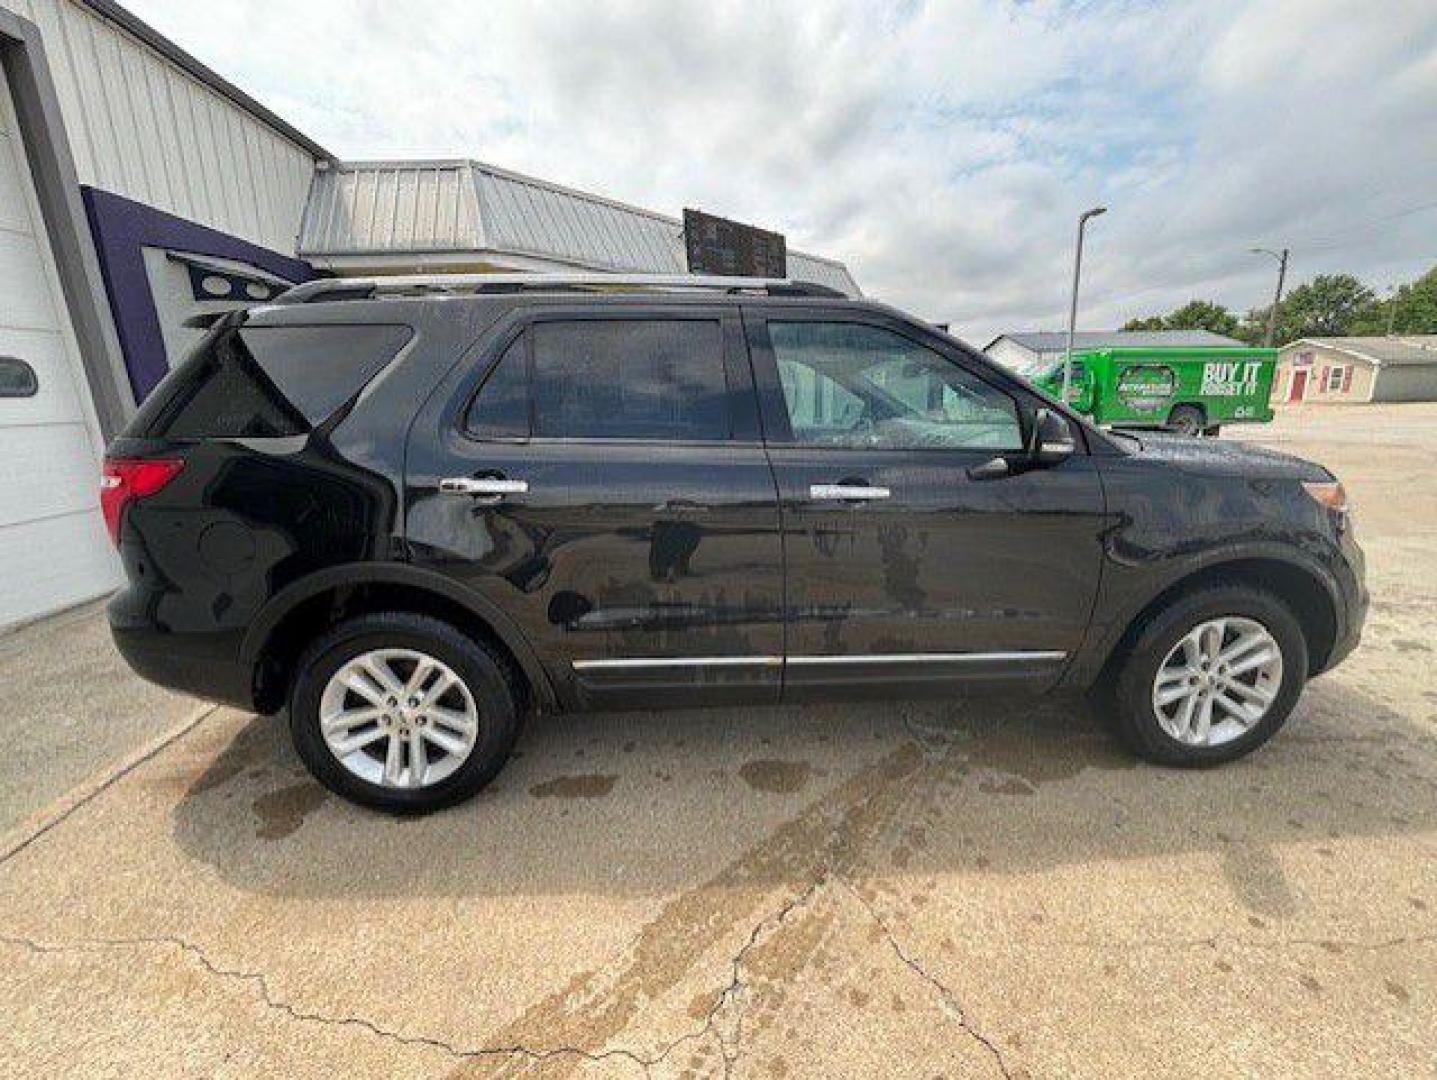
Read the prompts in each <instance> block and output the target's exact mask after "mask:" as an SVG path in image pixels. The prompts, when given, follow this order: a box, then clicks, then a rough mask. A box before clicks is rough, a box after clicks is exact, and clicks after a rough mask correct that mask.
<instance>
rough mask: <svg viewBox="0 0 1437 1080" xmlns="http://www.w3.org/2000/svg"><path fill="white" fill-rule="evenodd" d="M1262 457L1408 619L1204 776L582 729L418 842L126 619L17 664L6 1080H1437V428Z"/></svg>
mask: <svg viewBox="0 0 1437 1080" xmlns="http://www.w3.org/2000/svg"><path fill="white" fill-rule="evenodd" d="M1239 433H1240V434H1242V435H1243V436H1245V437H1248V438H1253V439H1254V440H1255V441H1261V442H1264V443H1268V444H1271V445H1275V446H1277V447H1279V448H1283V449H1289V450H1291V451H1293V452H1296V453H1299V454H1303V455H1305V456H1309V457H1314V458H1316V459H1318V460H1320V461H1323V462H1324V463H1326V464H1328V465H1329V466H1330V467H1332V468H1333V469H1334V470H1335V471H1336V472H1337V473H1338V474H1339V475H1340V476H1341V477H1342V478H1343V479H1344V481H1345V482H1346V483H1347V485H1348V487H1349V489H1350V491H1351V492H1352V494H1353V497H1354V499H1355V502H1356V506H1357V528H1358V535H1359V537H1360V538H1361V540H1362V542H1363V544H1364V546H1365V547H1366V549H1367V553H1368V559H1369V580H1370V584H1371V586H1372V591H1373V596H1374V604H1373V610H1372V614H1371V617H1370V620H1369V624H1368V631H1367V636H1366V640H1365V642H1364V644H1363V646H1362V647H1361V649H1360V650H1359V651H1358V652H1357V653H1356V655H1355V656H1354V657H1353V658H1352V659H1351V660H1349V661H1348V662H1347V663H1346V664H1345V665H1344V666H1343V667H1341V668H1339V669H1338V670H1337V671H1336V672H1334V673H1332V674H1331V675H1328V676H1325V677H1323V678H1321V679H1320V680H1318V681H1316V682H1315V683H1314V684H1313V685H1312V686H1311V687H1309V689H1308V692H1307V694H1306V696H1305V697H1304V698H1303V701H1302V703H1301V704H1300V705H1299V707H1298V709H1297V712H1296V713H1295V714H1294V716H1293V718H1292V720H1291V721H1290V723H1289V726H1288V728H1287V730H1286V731H1284V732H1283V733H1282V734H1281V735H1280V736H1279V737H1278V738H1277V739H1276V740H1275V741H1274V742H1273V743H1272V744H1271V745H1270V746H1269V747H1268V748H1267V749H1265V750H1263V751H1260V752H1259V753H1257V754H1256V755H1254V756H1253V757H1251V758H1248V759H1246V760H1245V761H1243V762H1240V763H1238V764H1236V765H1233V766H1229V767H1227V768H1223V769H1220V770H1216V771H1210V772H1174V771H1168V770H1163V769H1159V768H1154V767H1150V766H1146V765H1139V764H1137V763H1135V762H1134V761H1133V760H1132V759H1130V758H1129V757H1127V756H1126V755H1125V754H1123V753H1122V752H1121V751H1119V750H1117V749H1116V748H1115V747H1114V745H1113V744H1112V743H1111V742H1110V740H1109V738H1108V737H1107V735H1106V734H1105V733H1104V731H1103V730H1102V728H1101V726H1100V724H1098V723H1097V722H1096V721H1094V720H1093V719H1091V718H1089V717H1086V716H1084V715H1083V714H1082V713H1081V712H1080V711H1079V710H1078V709H1077V707H1076V706H1075V705H1074V704H1072V703H1064V702H1053V703H1043V704H1040V705H1038V706H1034V705H1033V704H1032V703H1012V702H1001V701H996V702H995V701H991V700H990V701H982V700H975V701H972V702H965V703H926V704H893V705H874V704H866V705H851V706H840V707H825V708H807V709H792V708H790V709H746V710H724V711H708V712H696V713H691V714H679V715H674V714H664V715H658V714H607V715H601V716H587V717H557V718H545V719H542V720H539V721H536V722H534V723H532V724H531V725H530V726H529V728H528V729H527V731H526V733H525V735H524V736H523V738H522V740H521V744H520V751H519V756H518V758H517V760H515V761H514V762H512V763H511V765H510V766H509V767H508V769H507V770H506V771H505V772H504V773H503V774H502V775H501V776H500V778H499V780H498V781H497V782H496V783H495V784H494V785H493V786H492V787H491V788H489V789H488V790H487V791H486V792H485V793H484V794H483V795H482V796H481V797H480V798H478V799H477V800H475V801H474V802H472V803H469V804H467V805H465V806H462V807H460V808H458V809H456V810H453V811H450V812H446V813H443V814H440V815H437V816H434V817H430V818H427V819H422V820H417V821H399V820H392V819H389V818H385V817H381V816H378V815H375V814H372V813H367V812H364V811H361V810H358V809H356V808H354V807H352V806H350V805H348V804H346V803H344V802H341V801H339V800H337V799H335V798H333V797H330V796H327V795H326V793H325V792H324V791H323V790H322V789H321V788H319V787H318V786H317V785H315V784H314V783H313V782H311V781H310V780H309V779H308V778H307V776H306V774H305V773H304V772H303V770H302V769H301V767H300V766H299V764H298V762H297V761H296V760H295V758H294V756H293V754H292V753H291V751H290V749H289V747H288V742H287V736H286V733H285V731H284V729H283V726H282V725H281V724H279V723H276V722H275V721H273V720H266V719H256V718H255V717H252V716H248V715H245V714H242V713H238V712H234V711H229V710H222V709H218V710H209V709H204V708H203V707H201V706H200V705H199V704H198V703H196V702H193V701H189V700H187V699H181V698H177V697H172V696H168V695H165V694H163V693H162V692H160V691H156V690H151V689H149V688H145V687H142V686H141V685H140V684H139V683H138V682H136V681H135V680H133V679H132V678H131V677H130V676H128V675H126V674H124V673H123V671H122V668H121V667H120V665H119V664H118V661H117V660H116V659H115V658H114V657H113V655H112V652H111V651H110V649H109V645H108V642H107V640H106V638H105V636H104V634H103V633H102V631H101V628H100V625H99V615H98V613H97V612H96V611H95V610H94V609H91V610H89V611H87V612H81V613H79V614H77V615H74V616H71V617H69V618H68V619H66V620H62V621H61V622H59V623H52V624H47V625H45V626H41V627H35V628H31V629H30V630H26V631H22V632H20V633H19V634H16V635H12V636H11V637H9V638H6V639H0V675H3V682H4V685H5V686H6V689H7V693H6V705H5V711H4V714H3V715H0V730H3V731H4V732H5V733H6V734H7V735H8V736H10V741H11V744H12V745H15V744H17V743H23V746H22V747H21V751H20V753H21V759H20V760H17V761H12V762H11V763H9V764H6V765H4V766H3V770H4V771H3V772H0V780H3V785H4V787H3V790H4V801H3V802H0V810H3V813H4V820H3V821H0V828H8V829H9V832H8V833H7V834H6V837H5V839H4V841H3V846H0V856H3V863H0V913H3V918H0V956H3V965H0V1008H3V1014H4V1016H5V1017H6V1023H5V1024H4V1025H0V1074H5V1075H14V1076H54V1075H84V1076H87V1077H93V1076H110V1075H143V1076H155V1077H157V1076H190V1075H193V1076H216V1075H221V1076H239V1075H256V1074H265V1075H281V1076H309V1075H315V1076H319V1075H330V1074H333V1073H336V1072H339V1071H343V1072H344V1074H346V1075H349V1076H356V1077H357V1076H430V1075H433V1076H445V1077H465V1076H488V1075H490V1074H509V1073H515V1074H529V1073H533V1074H539V1075H544V1076H551V1075H552V1076H559V1075H569V1074H579V1075H600V1076H610V1075H612V1076H630V1075H639V1074H652V1075H654V1076H656V1077H662V1076H670V1075H674V1076H677V1075H697V1076H709V1075H716V1074H727V1073H732V1074H733V1075H740V1076H743V1075H757V1076H798V1075H806V1076H813V1075H850V1076H879V1075H882V1076H915V1077H916V1076H925V1077H931V1076H935V1075H948V1076H957V1075H961V1076H975V1077H977V1076H989V1075H991V1076H1000V1077H1001V1076H1006V1077H1020V1076H1032V1077H1047V1076H1094V1077H1097V1076H1112V1075H1115V1074H1116V1075H1163V1074H1166V1075H1205V1076H1214V1075H1239V1074H1240V1075H1245V1076H1250V1075H1262V1076H1280V1077H1293V1076H1322V1077H1328V1076H1335V1075H1341V1076H1355V1075H1369V1076H1384V1077H1385V1076H1393V1075H1414V1074H1416V1075H1428V1074H1430V1073H1431V1072H1432V1071H1433V1070H1434V1069H1437V743H1434V738H1433V737H1434V734H1437V675H1434V667H1437V469H1434V465H1437V452H1434V447H1437V406H1433V405H1411V406H1384V407H1367V408H1347V409H1343V408H1330V409H1326V410H1320V409H1316V408H1310V409H1307V410H1305V411H1300V412H1287V413H1284V414H1283V415H1282V416H1281V417H1280V418H1279V420H1278V422H1277V423H1275V424H1274V425H1272V426H1270V427H1269V428H1266V429H1262V430H1259V431H1256V432H1250V431H1243V430H1241V429H1238V430H1235V431H1234V434H1239Z"/></svg>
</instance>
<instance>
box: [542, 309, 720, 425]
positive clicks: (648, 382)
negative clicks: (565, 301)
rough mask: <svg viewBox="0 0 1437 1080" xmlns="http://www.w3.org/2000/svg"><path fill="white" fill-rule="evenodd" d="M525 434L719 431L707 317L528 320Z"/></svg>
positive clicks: (713, 330)
mask: <svg viewBox="0 0 1437 1080" xmlns="http://www.w3.org/2000/svg"><path fill="white" fill-rule="evenodd" d="M531 333H532V335H533V339H532V340H533V349H534V358H533V363H534V434H535V435H538V436H551V437H567V438H597V439H665V440H684V441H694V440H709V439H727V438H728V437H729V418H728V403H727V393H728V387H727V384H726V383H725V381H724V370H723V337H722V334H721V333H720V330H719V324H718V323H717V322H716V321H704V320H696V319H695V320H686V319H663V320H637V319H628V320H584V321H575V322H542V323H537V324H535V326H534V327H533V329H532V331H531Z"/></svg>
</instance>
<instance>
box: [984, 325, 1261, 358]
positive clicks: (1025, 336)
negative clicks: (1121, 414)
mask: <svg viewBox="0 0 1437 1080" xmlns="http://www.w3.org/2000/svg"><path fill="white" fill-rule="evenodd" d="M1003 338H1007V339H1008V340H1009V341H1011V342H1013V343H1015V344H1017V345H1021V346H1023V348H1025V349H1031V350H1032V351H1033V352H1039V353H1047V352H1062V351H1063V350H1064V349H1066V348H1067V347H1068V334H1067V331H1065V330H1034V331H1028V332H1023V333H1014V334H999V335H998V336H997V337H995V338H994V339H993V340H992V341H990V342H988V344H987V345H986V346H985V348H986V349H991V348H992V347H993V346H994V345H995V344H996V343H997V342H998V341H1000V340H1002V339H1003ZM1184 346H1187V347H1193V346H1213V347H1218V346H1226V347H1228V348H1242V347H1243V343H1242V342H1241V341H1237V340H1235V339H1233V338H1230V337H1224V336H1223V335H1222V334H1215V333H1213V332H1212V331H1211V330H1111V331H1102V330H1079V331H1078V332H1077V333H1075V334H1074V335H1073V348H1075V349H1116V348H1123V347H1127V348H1139V349H1152V348H1181V347H1184Z"/></svg>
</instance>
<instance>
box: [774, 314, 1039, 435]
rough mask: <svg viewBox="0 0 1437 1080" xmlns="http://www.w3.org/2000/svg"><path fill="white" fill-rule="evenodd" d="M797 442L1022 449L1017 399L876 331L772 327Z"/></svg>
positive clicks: (816, 325) (852, 326) (846, 326)
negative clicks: (1015, 400)
mask: <svg viewBox="0 0 1437 1080" xmlns="http://www.w3.org/2000/svg"><path fill="white" fill-rule="evenodd" d="M768 330H769V340H770V342H771V343H772V346H773V353H774V359H775V361H776V362H777V365H778V375H779V381H780V383H781V384H782V386H783V398H784V404H785V406H786V407H787V411H788V420H789V424H790V427H791V428H792V431H793V441H794V442H795V443H798V444H801V445H807V446H832V447H842V448H846V449H880V450H930V449H932V450H946V449H955V450H957V449H970V450H999V451H1002V450H1019V449H1021V447H1022V431H1021V428H1020V427H1019V423H1018V409H1017V404H1016V403H1015V402H1014V400H1013V399H1012V398H1011V397H1009V396H1008V395H1007V394H1006V393H1004V392H1003V391H1001V390H999V389H997V388H996V387H994V386H990V385H989V384H988V383H986V382H984V381H983V380H982V379H979V378H978V377H977V376H976V375H973V374H971V373H970V372H968V371H966V370H964V369H963V368H961V367H959V366H958V365H957V364H954V363H953V362H952V361H950V360H949V359H947V358H946V357H944V356H942V355H941V354H939V353H937V352H935V351H933V350H932V349H928V348H926V347H924V346H922V345H919V344H917V343H915V342H913V341H910V340H909V339H907V338H905V337H903V336H901V335H899V334H896V333H893V332H892V331H889V330H884V329H882V328H880V327H876V326H863V325H859V324H856V323H841V322H833V323H824V322H778V321H774V322H770V323H769V324H768Z"/></svg>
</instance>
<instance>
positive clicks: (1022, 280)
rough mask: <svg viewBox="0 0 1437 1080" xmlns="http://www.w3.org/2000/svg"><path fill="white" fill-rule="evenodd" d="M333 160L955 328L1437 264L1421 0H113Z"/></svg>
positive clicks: (1121, 310)
mask: <svg viewBox="0 0 1437 1080" xmlns="http://www.w3.org/2000/svg"><path fill="white" fill-rule="evenodd" d="M130 6H131V7H132V8H133V9H134V10H135V11H136V13H137V14H139V15H140V16H141V17H142V18H145V19H146V20H148V21H150V22H152V23H153V24H154V25H155V26H156V27H157V28H158V29H160V30H161V31H162V32H164V33H166V34H168V35H170V36H172V37H173V38H175V40H177V41H178V42H179V43H180V44H181V45H182V46H184V47H185V48H187V49H189V50H190V51H192V52H194V53H195V54H196V55H197V56H199V57H200V58H201V59H203V60H204V61H205V62H207V63H209V64H210V65H211V66H213V67H215V68H216V69H217V70H219V71H220V72H222V73H223V74H225V75H226V76H228V77H230V78H232V79H233V80H234V81H235V82H237V83H238V84H239V85H240V86H242V87H244V88H245V89H246V90H248V91H249V92H251V93H252V94H254V95H255V96H256V97H258V98H259V99H260V100H261V101H264V102H265V103H266V104H268V105H270V106H271V107H273V108H274V109H275V110H276V111H277V112H279V113H280V114H281V115H283V116H285V117H286V118H287V119H289V120H291V121H292V122H293V123H295V124H296V126H298V127H299V128H301V130H304V131H305V132H307V133H308V134H310V135H311V136H312V137H314V138H315V139H316V140H318V141H319V142H321V143H323V144H324V145H326V146H328V147H329V148H330V149H332V150H333V151H335V152H336V153H338V154H339V155H341V156H342V157H348V158H360V157H387V156H430V155H432V156H447V157H476V158H479V159H481V160H485V161H491V162H494V163H496V164H500V165H505V166H508V167H511V168H515V169H519V170H521V171H526V172H531V173H534V174H536V175H539V176H543V177H546V178H550V179H554V180H558V181H560V182H564V183H569V184H572V185H574V186H578V187H583V188H587V189H590V190H594V191H599V192H603V193H605V194H609V195H612V196H614V197H617V198H621V199H625V200H628V201H631V202H636V203H639V204H642V205H646V206H651V207H654V208H656V209H661V210H665V211H668V212H671V213H677V212H678V210H679V209H681V208H682V207H684V206H702V207H704V208H705V209H709V210H712V211H715V212H718V213H723V214H726V215H728V216H732V217H738V218H741V219H744V220H749V221H753V222H755V223H758V224H761V225H764V226H767V227H771V228H776V229H779V230H781V231H784V232H785V233H787V234H788V236H789V238H790V242H791V243H793V244H794V245H795V246H798V247H802V248H805V249H807V250H812V251H817V252H821V253H826V254H832V255H835V256H838V257H840V258H843V259H845V260H846V261H847V262H848V264H849V266H850V268H851V269H852V270H853V271H854V273H855V274H856V276H857V277H858V279H859V281H860V282H861V283H862V285H863V286H864V288H865V290H866V291H867V292H869V293H870V294H871V295H875V296H878V297H881V298H883V299H886V300H890V301H892V302H894V303H896V304H898V305H900V306H903V307H907V308H909V309H911V310H913V311H915V312H916V313H918V314H921V315H923V316H926V317H929V318H932V319H936V320H945V321H948V320H951V321H952V322H953V323H954V324H955V326H956V327H957V328H959V329H960V331H961V332H963V333H964V334H965V335H966V336H968V337H969V338H970V339H973V340H979V341H980V343H981V339H983V338H985V337H986V336H987V335H989V334H991V333H992V332H995V331H997V330H1000V329H1012V328H1030V327H1037V326H1044V327H1054V326H1058V325H1060V324H1061V322H1062V319H1063V313H1064V311H1065V309H1066V290H1067V282H1068V274H1069V265H1070V260H1071V246H1072V230H1073V224H1074V220H1075V218H1076V215H1077V213H1078V212H1079V211H1080V210H1081V209H1083V208H1084V207H1085V206H1089V205H1092V204H1094V203H1105V204H1107V205H1108V206H1109V207H1110V213H1109V214H1108V216H1107V217H1105V218H1103V219H1102V220H1101V221H1099V222H1097V223H1095V225H1094V226H1093V231H1092V234H1091V241H1090V242H1091V247H1090V249H1089V258H1088V261H1087V268H1086V273H1085V301H1084V305H1083V317H1082V320H1083V323H1084V325H1086V326H1091V327H1100V326H1109V325H1114V324H1116V323H1119V322H1121V321H1122V320H1123V319H1125V318H1127V317H1129V316H1131V315H1134V314H1141V313H1145V312H1149V311H1154V310H1162V309H1165V308H1167V307H1170V306H1173V305H1174V304H1177V303H1181V302H1183V301H1185V300H1187V299H1190V298H1192V297H1194V296H1202V297H1205V298H1212V299H1217V300H1219V301H1222V302H1224V303H1226V304H1228V305H1229V306H1231V307H1234V308H1239V309H1241V308H1245V307H1248V306H1252V305H1256V304H1259V303H1263V302H1265V300H1266V298H1267V295H1268V292H1269V290H1270V288H1271V268H1270V266H1269V265H1268V264H1267V263H1266V262H1264V261H1262V260H1259V259H1257V258H1255V257H1254V256H1252V255H1250V254H1248V253H1247V249H1248V248H1250V247H1252V246H1253V245H1255V244H1263V245H1268V246H1273V245H1277V246H1280V245H1284V244H1288V245H1290V246H1292V247H1293V249H1294V273H1295V275H1296V276H1297V277H1298V278H1299V279H1301V278H1303V277H1306V276H1310V275H1311V274H1313V273H1317V272H1322V271H1325V270H1332V269H1345V270H1352V271H1354V272H1357V273H1359V274H1361V275H1363V276H1365V277H1366V278H1367V279H1368V280H1369V281H1370V282H1371V283H1373V284H1375V285H1379V286H1380V285H1382V284H1385V283H1386V282H1388V281H1391V280H1396V279H1400V278H1403V277H1407V276H1411V275H1412V274H1414V273H1416V272H1419V271H1420V270H1422V269H1425V268H1426V266H1428V265H1430V264H1431V263H1432V262H1437V207H1432V208H1431V209H1429V210H1426V211H1416V212H1411V208H1413V207H1416V206H1420V205H1423V204H1425V203H1432V202H1434V201H1437V197H1434V196H1433V195H1432V192H1433V191H1434V190H1437V183H1434V181H1437V7H1434V6H1433V5H1432V4H1431V3H1430V2H1428V0H1385V2H1384V3H1383V4H1382V6H1381V12H1380V15H1379V14H1378V13H1377V12H1375V11H1374V9H1373V5H1372V4H1371V3H1360V2H1357V0H1288V2H1286V3H1283V2H1266V3H1261V2H1259V3H1244V2H1240V0H1187V2H1178V3H1173V4H1167V5H1161V6H1159V5H1149V4H1141V3H1136V2H1120V0H1113V2H1103V0H1097V2H1093V3H1083V4H1063V5H1049V4H1023V5H1016V6H1009V5H998V4H988V3H977V2H975V0H961V2H950V3H932V4H927V5H924V4H904V5H899V6H877V5H873V6H868V5H845V6H838V5H828V4H814V3H808V4H801V5H799V4H777V3H775V4H757V3H755V4H747V5H738V4H722V3H717V4H715V3H702V4H699V3H694V4H690V3H683V4H676V3H653V4H641V3H635V2H627V3H606V4H602V5H597V4H578V3H574V4H554V3H547V4H543V5H535V4H505V3H499V2H496V0H485V2H484V3H482V4H479V3H462V2H461V3H439V2H409V3H403V4H391V3H382V2H377V0H352V2H342V0H314V2H310V3H306V4H303V5H296V4H291V3H283V2H280V0H265V2H245V3H241V2H238V0H216V2H212V3H206V4H193V3H189V2H187V0H131V2H130Z"/></svg>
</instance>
